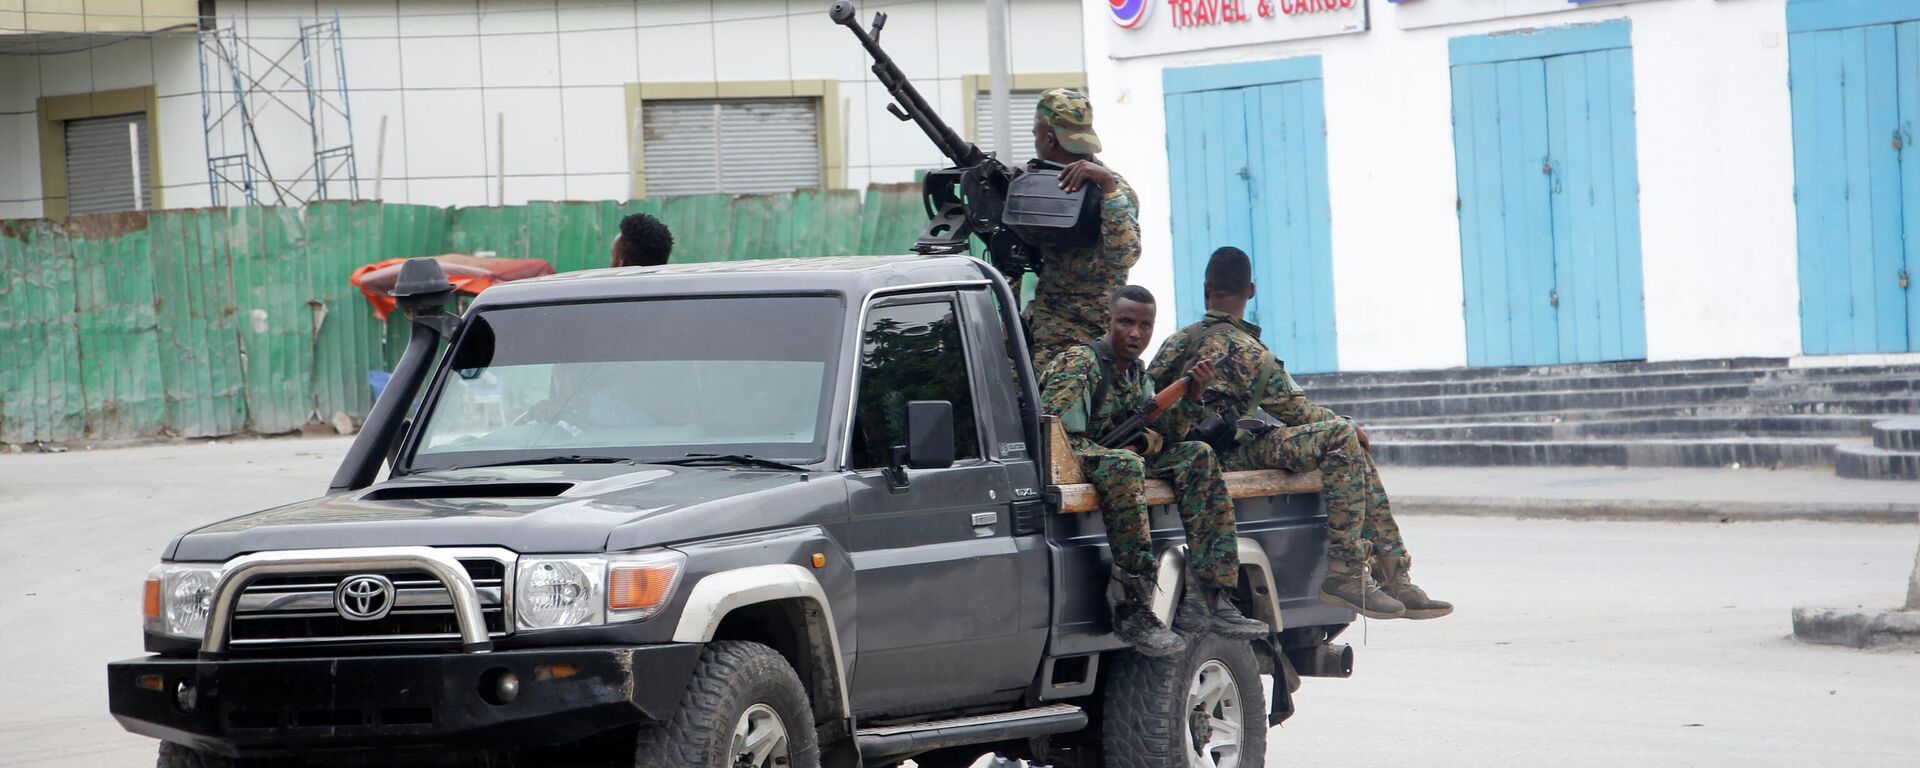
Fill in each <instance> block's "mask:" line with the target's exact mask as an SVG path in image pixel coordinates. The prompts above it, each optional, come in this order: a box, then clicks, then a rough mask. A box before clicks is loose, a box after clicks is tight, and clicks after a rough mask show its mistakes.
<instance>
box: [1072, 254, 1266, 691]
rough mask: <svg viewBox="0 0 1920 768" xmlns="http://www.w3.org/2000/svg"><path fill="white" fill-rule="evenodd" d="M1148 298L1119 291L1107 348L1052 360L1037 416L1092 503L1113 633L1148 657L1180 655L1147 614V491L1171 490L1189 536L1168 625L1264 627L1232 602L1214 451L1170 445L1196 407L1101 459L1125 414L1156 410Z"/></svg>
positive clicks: (1202, 376)
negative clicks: (1067, 448) (1144, 356)
mask: <svg viewBox="0 0 1920 768" xmlns="http://www.w3.org/2000/svg"><path fill="white" fill-rule="evenodd" d="M1154 312H1155V308H1154V302H1153V294H1151V293H1148V292H1147V289H1145V288H1141V287H1139V286H1137V285H1129V286H1126V287H1124V288H1121V289H1120V290H1119V291H1118V292H1117V293H1115V294H1114V295H1113V298H1112V300H1111V301H1110V302H1109V303H1108V308H1107V336H1106V338H1105V339H1102V340H1099V341H1095V342H1092V343H1089V344H1083V345H1080V346H1076V347H1070V348H1068V349H1067V350H1065V351H1063V352H1061V353H1060V354H1059V355H1057V356H1056V357H1055V358H1054V359H1053V362H1052V363H1050V364H1049V365H1048V366H1047V371H1046V373H1045V374H1044V375H1042V376H1041V386H1042V394H1041V396H1040V400H1041V404H1042V407H1043V408H1045V409H1046V412H1047V413H1049V414H1052V415H1055V416H1059V417H1060V423H1061V426H1063V427H1065V428H1066V432H1067V436H1068V440H1069V442H1071V443H1072V445H1073V454H1074V456H1075V457H1076V458H1078V459H1079V460H1080V466H1081V468H1082V470H1083V471H1084V472H1086V475H1087V479H1088V481H1089V482H1091V483H1092V484H1093V487H1094V490H1095V491H1097V492H1098V493H1099V494H1100V507H1101V514H1102V515H1103V516H1104V518H1105V521H1106V524H1107V544H1108V547H1109V548H1110V549H1111V550H1112V552H1113V580H1114V582H1116V583H1117V584H1118V586H1119V587H1120V593H1121V594H1120V596H1119V597H1118V598H1117V599H1116V600H1115V605H1114V606H1113V628H1114V634H1117V635H1119V636H1120V638H1121V639H1122V640H1125V641H1127V642H1128V643H1131V644H1132V645H1133V646H1134V648H1135V649H1136V650H1138V651H1139V652H1140V653H1141V654H1142V655H1146V656H1168V655H1172V654H1176V653H1180V652H1181V651H1182V650H1183V649H1184V645H1185V643H1184V642H1183V641H1182V640H1181V639H1180V637H1179V636H1178V635H1175V634H1173V633H1172V632H1170V631H1168V630H1167V626H1166V625H1165V624H1163V623H1161V622H1160V619H1159V618H1158V617H1156V616H1155V615H1154V614H1153V607H1152V599H1153V593H1154V588H1155V585H1154V581H1155V579H1154V575H1155V571H1156V563H1155V561H1154V557H1153V541H1152V527H1151V525H1150V524H1149V522H1148V519H1147V503H1146V480H1147V478H1148V477H1155V478H1162V479H1166V480H1169V481H1171V482H1172V483H1173V489H1174V495H1175V498H1176V499H1177V501H1178V504H1179V507H1180V522H1181V524H1182V525H1183V526H1184V527H1185V528H1186V531H1187V550H1188V562H1187V565H1188V570H1189V571H1190V572H1191V573H1192V575H1193V578H1192V579H1191V580H1190V581H1191V584H1192V588H1191V589H1188V590H1187V599H1185V600H1183V601H1182V602H1181V605H1180V611H1179V613H1178V614H1177V615H1176V616H1175V619H1174V624H1175V626H1177V627H1179V628H1180V629H1181V630H1182V631H1186V632H1202V631H1209V630H1211V631H1214V632H1218V633H1219V634H1220V635H1222V636H1224V637H1230V638H1234V639H1252V638H1256V637H1262V636H1265V635H1266V634H1267V633H1268V631H1269V630H1268V629H1267V625H1266V624H1264V623H1262V622H1260V621H1256V620H1254V619H1250V618H1247V617H1246V616H1243V615H1241V613H1240V611H1239V610H1238V609H1236V608H1234V605H1233V602H1232V600H1231V599H1230V597H1229V595H1230V594H1231V593H1232V592H1233V591H1234V590H1235V589H1236V588H1237V587H1238V585H1239V579H1240V557H1239V552H1238V545H1237V543H1236V539H1235V529H1234V522H1233V499H1231V498H1229V497H1228V496H1227V486H1226V483H1225V482H1224V481H1222V480H1221V479H1220V469H1219V465H1218V463H1217V462H1216V461H1215V459H1214V455H1213V449H1212V448H1209V447H1208V446H1207V444H1206V443H1200V442H1174V443H1168V442H1166V441H1164V440H1162V439H1161V437H1160V435H1162V434H1172V435H1181V434H1185V433H1186V430H1187V424H1188V420H1189V418H1190V417H1191V416H1193V415H1194V414H1196V413H1197V412H1198V411H1199V408H1198V406H1197V404H1196V403H1194V402H1193V398H1189V399H1188V400H1185V401H1182V402H1180V403H1178V404H1175V405H1174V406H1173V407H1171V408H1168V409H1167V410H1166V411H1165V412H1164V413H1162V414H1161V415H1160V416H1159V417H1158V418H1157V419H1156V420H1155V422H1154V424H1153V426H1154V427H1157V428H1158V431H1157V432H1156V431H1154V430H1153V429H1149V430H1148V431H1147V432H1145V433H1143V436H1142V437H1143V439H1142V440H1141V441H1139V442H1138V443H1136V444H1135V446H1134V447H1133V448H1103V447H1101V446H1100V445H1099V443H1098V442H1097V441H1098V440H1099V439H1100V437H1101V436H1102V435H1104V434H1105V433H1106V432H1107V431H1108V430H1110V429H1111V428H1113V427H1114V426H1117V425H1119V424H1120V423H1121V422H1123V421H1126V419H1127V417H1128V416H1129V415H1131V414H1133V413H1141V412H1145V411H1146V410H1148V409H1151V408H1152V406H1153V392H1152V390H1149V389H1148V388H1147V378H1146V375H1145V371H1143V370H1142V368H1143V365H1142V364H1141V361H1140V353H1141V352H1142V351H1143V350H1145V349H1146V345H1147V341H1148V340H1149V339H1151V338H1153V318H1154ZM1189 373H1190V375H1191V376H1192V379H1191V383H1190V389H1191V391H1192V392H1193V393H1194V397H1197V396H1198V393H1200V392H1201V391H1203V390H1205V388H1206V384H1207V382H1208V381H1210V380H1211V379H1212V378H1213V365H1212V363H1211V362H1209V361H1205V360H1203V361H1201V362H1200V363H1198V364H1196V365H1195V366H1194V367H1193V370H1192V371H1190V372H1189Z"/></svg>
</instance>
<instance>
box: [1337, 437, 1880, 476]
mask: <svg viewBox="0 0 1920 768" xmlns="http://www.w3.org/2000/svg"><path fill="white" fill-rule="evenodd" d="M1841 446H1857V447H1863V448H1865V447H1869V446H1868V444H1867V441H1866V440H1864V439H1854V440H1837V439H1826V440H1822V439H1812V438H1761V437H1756V438H1727V439H1713V440H1555V441H1532V442H1507V441H1500V442H1482V441H1475V442H1468V441H1439V440H1436V441H1406V442H1396V443H1375V444H1374V446H1373V451H1374V458H1375V459H1376V460H1377V461H1379V462H1380V463H1382V464H1388V465H1400V466H1451V467H1474V466H1484V467H1493V466H1563V467H1596V466H1605V467H1730V466H1734V465H1736V464H1737V465H1739V466H1741V467H1750V468H1765V467H1827V466H1832V465H1833V461H1834V459H1833V457H1834V453H1835V450H1836V449H1838V448H1839V447H1841Z"/></svg>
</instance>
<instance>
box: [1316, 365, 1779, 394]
mask: <svg viewBox="0 0 1920 768" xmlns="http://www.w3.org/2000/svg"><path fill="white" fill-rule="evenodd" d="M1767 369H1775V370H1786V369H1787V360H1786V359H1785V358H1778V357H1740V358H1731V359H1720V360H1667V361H1662V362H1657V363H1648V362H1637V361H1629V362H1619V363H1583V364H1577V365H1539V366H1512V367H1506V368H1442V369H1438V370H1419V371H1348V372H1343V373H1317V374H1307V375H1302V376H1298V377H1296V378H1297V379H1298V380H1299V381H1300V384H1301V385H1302V386H1305V387H1307V390H1308V392H1309V393H1311V392H1312V391H1313V388H1315V387H1341V386H1354V385H1372V384H1406V383H1417V382H1423V381H1471V380H1484V379H1512V378H1519V377H1524V376H1580V375H1609V374H1614V375H1617V374H1636V373H1653V372H1672V371H1730V370H1767Z"/></svg>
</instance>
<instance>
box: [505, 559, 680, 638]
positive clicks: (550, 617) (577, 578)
mask: <svg viewBox="0 0 1920 768" xmlns="http://www.w3.org/2000/svg"><path fill="white" fill-rule="evenodd" d="M686 561H687V556H686V555H684V554H681V553H679V552H675V551H673V550H656V551H652V552H643V553H638V554H631V555H582V556H578V557H522V558H520V568H519V572H518V575H517V578H515V580H514V581H515V583H514V598H513V600H514V615H515V617H516V618H515V623H516V624H517V625H518V626H519V628H520V629H555V628H560V627H585V626H595V625H600V624H606V623H608V622H621V621H639V620H641V619H647V618H651V617H652V616H653V615H654V614H657V613H659V612H660V610H661V609H662V608H665V607H666V605H667V601H668V600H670V599H672V597H673V590H674V588H675V587H676V586H678V585H679V583H680V572H681V570H682V566H684V565H685V564H686Z"/></svg>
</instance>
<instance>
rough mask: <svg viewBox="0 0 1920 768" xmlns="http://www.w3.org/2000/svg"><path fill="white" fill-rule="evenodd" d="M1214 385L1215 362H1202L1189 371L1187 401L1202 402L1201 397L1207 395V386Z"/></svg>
mask: <svg viewBox="0 0 1920 768" xmlns="http://www.w3.org/2000/svg"><path fill="white" fill-rule="evenodd" d="M1212 383H1213V361H1212V360H1201V361H1200V362H1197V363H1194V364H1193V367H1192V368H1189V369H1187V399H1188V400H1192V401H1193V402H1196V403H1197V402H1200V396H1201V395H1203V394H1206V391H1207V385H1208V384H1212Z"/></svg>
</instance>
